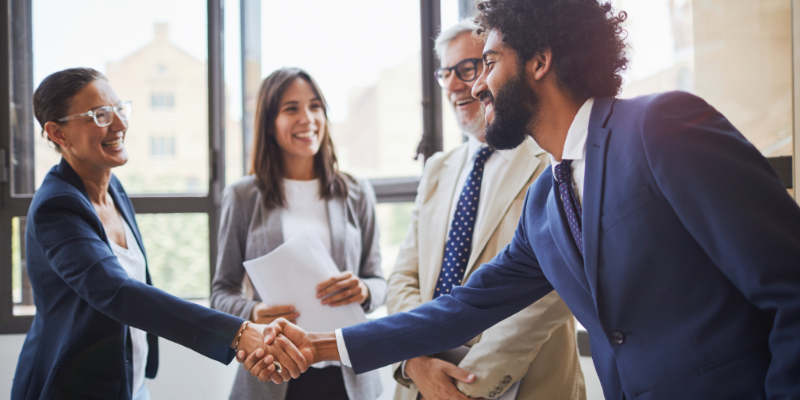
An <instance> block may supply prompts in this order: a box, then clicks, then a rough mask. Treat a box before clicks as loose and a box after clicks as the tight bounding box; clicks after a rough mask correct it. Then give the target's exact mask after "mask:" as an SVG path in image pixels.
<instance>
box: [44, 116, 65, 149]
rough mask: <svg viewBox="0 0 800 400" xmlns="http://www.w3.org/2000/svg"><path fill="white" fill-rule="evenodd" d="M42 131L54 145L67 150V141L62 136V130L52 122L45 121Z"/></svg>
mask: <svg viewBox="0 0 800 400" xmlns="http://www.w3.org/2000/svg"><path fill="white" fill-rule="evenodd" d="M44 131H45V133H47V137H49V138H50V140H52V141H53V142H54V143H56V144H57V145H59V146H61V148H69V147H70V144H69V140H68V139H67V137H66V136H65V135H64V130H63V129H61V126H60V125H59V124H57V123H55V122H53V121H47V122H45V124H44Z"/></svg>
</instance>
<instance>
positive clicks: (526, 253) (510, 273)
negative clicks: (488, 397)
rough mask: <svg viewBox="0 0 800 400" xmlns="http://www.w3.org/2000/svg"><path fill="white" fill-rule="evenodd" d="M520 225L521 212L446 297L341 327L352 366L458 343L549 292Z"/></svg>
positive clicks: (367, 366)
mask: <svg viewBox="0 0 800 400" xmlns="http://www.w3.org/2000/svg"><path fill="white" fill-rule="evenodd" d="M529 195H530V192H529ZM527 201H528V199H527V198H526V208H527ZM524 226H525V210H523V217H522V218H521V219H520V226H519V227H518V228H517V231H516V234H515V235H514V239H513V240H512V242H511V243H510V244H509V245H508V246H506V247H505V248H504V249H503V250H502V251H501V252H500V254H498V255H497V256H496V257H495V258H494V259H493V260H492V261H491V262H489V263H488V264H484V265H483V266H481V267H480V268H479V269H478V271H476V272H475V273H474V274H473V275H472V276H471V277H470V279H469V281H468V282H467V284H466V285H465V286H460V287H456V288H455V289H453V291H452V292H451V295H450V296H441V297H439V298H437V299H435V300H433V301H430V302H427V303H425V304H423V305H421V306H420V307H417V308H416V309H414V310H411V311H409V312H404V313H399V314H394V315H391V316H388V317H386V318H381V319H379V320H375V321H370V322H366V323H363V324H359V325H354V326H351V327H349V328H345V329H343V330H342V333H343V337H344V341H345V345H346V346H347V351H348V354H349V356H350V361H351V363H352V364H353V370H355V372H356V373H363V372H366V371H370V370H373V369H376V368H379V367H382V366H384V365H389V364H391V363H395V362H399V361H402V360H407V359H409V358H414V357H419V356H422V355H427V354H434V353H438V352H440V351H443V350H447V349H451V348H454V347H458V346H460V345H462V344H464V343H467V342H468V341H469V340H470V339H472V338H474V337H475V336H477V335H478V334H479V333H481V332H482V331H484V330H486V329H487V328H489V327H490V326H492V325H494V324H496V323H497V322H499V321H501V320H503V319H505V318H507V317H509V316H510V315H512V314H514V313H516V312H518V311H520V310H521V309H523V308H525V307H526V306H528V305H530V304H532V303H533V302H535V301H536V300H539V299H540V298H541V297H543V296H544V295H546V294H547V293H549V292H551V291H552V290H553V287H552V286H551V285H550V283H549V282H548V281H547V279H546V278H545V277H544V275H543V274H542V270H541V268H540V267H539V264H538V261H537V260H536V257H535V255H534V254H533V251H532V250H531V249H530V247H529V246H528V241H527V238H526V237H525V229H524Z"/></svg>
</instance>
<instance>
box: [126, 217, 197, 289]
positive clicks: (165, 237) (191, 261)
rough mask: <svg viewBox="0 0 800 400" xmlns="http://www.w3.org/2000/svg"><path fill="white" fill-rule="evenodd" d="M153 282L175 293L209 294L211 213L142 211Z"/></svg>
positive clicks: (137, 220)
mask: <svg viewBox="0 0 800 400" xmlns="http://www.w3.org/2000/svg"><path fill="white" fill-rule="evenodd" d="M136 222H137V223H138V224H139V230H140V232H141V234H142V240H143V241H144V248H145V250H146V252H147V267H148V268H149V269H150V276H151V277H152V278H153V285H154V286H156V287H157V288H159V289H162V290H165V291H167V292H169V293H171V294H173V295H175V296H179V297H183V298H187V299H204V298H207V297H208V296H209V292H208V290H209V282H210V280H209V276H208V274H209V264H208V262H209V253H208V214H139V215H137V216H136Z"/></svg>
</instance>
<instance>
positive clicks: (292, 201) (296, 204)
mask: <svg viewBox="0 0 800 400" xmlns="http://www.w3.org/2000/svg"><path fill="white" fill-rule="evenodd" d="M283 190H284V194H285V195H286V208H285V209H284V210H283V212H282V213H281V228H282V229H283V240H284V241H286V240H289V239H290V238H292V237H293V236H295V235H297V234H298V233H300V231H302V230H303V229H305V228H306V227H310V228H311V229H313V230H314V233H316V234H317V236H319V238H320V240H322V244H323V245H324V246H325V250H327V251H328V254H331V224H330V221H329V219H328V202H327V201H325V200H324V199H322V198H321V197H320V195H319V179H314V180H312V181H296V180H293V179H285V178H284V180H283ZM341 365H342V364H341V363H339V362H338V361H324V362H320V363H316V364H314V365H312V366H313V367H314V368H325V367H331V366H341Z"/></svg>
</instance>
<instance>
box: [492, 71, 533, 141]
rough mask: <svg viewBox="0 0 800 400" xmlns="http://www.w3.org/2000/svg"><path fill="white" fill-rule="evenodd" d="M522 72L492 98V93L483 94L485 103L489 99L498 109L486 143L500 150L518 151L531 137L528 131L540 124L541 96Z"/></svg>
mask: <svg viewBox="0 0 800 400" xmlns="http://www.w3.org/2000/svg"><path fill="white" fill-rule="evenodd" d="M525 75H526V74H525V70H524V69H522V70H520V72H519V73H518V74H517V76H516V77H514V78H511V79H509V81H508V82H506V84H505V85H503V86H502V87H501V88H500V89H499V90H498V91H497V96H496V97H494V96H492V93H491V92H490V91H489V90H484V91H483V93H481V101H483V100H484V99H486V98H488V99H490V100H491V103H492V106H493V108H494V119H493V120H492V122H491V123H487V124H486V143H488V144H489V146H492V148H494V149H497V150H508V149H513V148H516V147H517V146H519V145H521V144H522V142H524V141H525V138H526V137H527V136H528V128H531V127H532V125H533V124H535V123H536V118H537V117H538V113H539V95H537V94H536V92H535V91H534V90H533V88H532V87H531V86H530V85H529V84H528V82H527V79H525Z"/></svg>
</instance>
